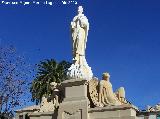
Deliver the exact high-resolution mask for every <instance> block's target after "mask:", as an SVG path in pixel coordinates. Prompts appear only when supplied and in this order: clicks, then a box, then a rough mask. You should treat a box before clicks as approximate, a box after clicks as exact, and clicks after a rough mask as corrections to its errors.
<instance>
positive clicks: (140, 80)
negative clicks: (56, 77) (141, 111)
mask: <svg viewBox="0 0 160 119" xmlns="http://www.w3.org/2000/svg"><path fill="white" fill-rule="evenodd" d="M30 1H31V0H30ZM54 2H55V3H56V4H55V5H53V6H46V5H28V6H23V5H2V4H0V43H1V45H6V44H12V45H14V46H15V47H16V48H17V51H18V52H19V53H21V54H23V55H25V56H26V58H27V60H28V61H29V62H30V63H31V64H35V63H38V62H39V61H40V60H43V59H48V58H54V59H56V60H58V61H61V60H64V59H65V60H68V61H71V59H72V56H71V34H70V29H69V27H70V22H71V20H72V18H73V17H74V16H75V15H76V14H77V7H78V6H79V5H82V6H83V7H84V14H85V15H86V16H87V17H88V19H89V23H90V31H89V36H88V42H87V51H86V57H87V62H88V64H89V66H91V67H92V70H93V73H94V76H96V77H98V78H99V79H101V75H102V73H103V72H106V71H108V72H109V73H110V74H111V82H112V84H113V88H114V90H116V89H117V88H118V87H120V86H124V87H125V89H126V96H127V99H128V100H129V101H131V102H132V103H133V104H135V105H136V106H138V107H140V108H144V107H145V106H146V105H154V104H156V103H158V102H160V93H159V91H160V86H159V85H160V53H159V52H160V1H159V0H152V1H151V0H121V1H120V0H94V1H90V0H88V1H87V0H79V1H78V0H77V2H78V4H77V5H75V4H67V5H62V4H60V2H57V1H56V0H54Z"/></svg>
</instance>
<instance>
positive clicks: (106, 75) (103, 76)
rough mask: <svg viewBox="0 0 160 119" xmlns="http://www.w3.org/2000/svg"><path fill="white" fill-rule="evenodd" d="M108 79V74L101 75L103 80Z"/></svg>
mask: <svg viewBox="0 0 160 119" xmlns="http://www.w3.org/2000/svg"><path fill="white" fill-rule="evenodd" d="M109 78H110V75H109V73H108V72H105V73H103V75H102V79H103V80H106V81H109Z"/></svg>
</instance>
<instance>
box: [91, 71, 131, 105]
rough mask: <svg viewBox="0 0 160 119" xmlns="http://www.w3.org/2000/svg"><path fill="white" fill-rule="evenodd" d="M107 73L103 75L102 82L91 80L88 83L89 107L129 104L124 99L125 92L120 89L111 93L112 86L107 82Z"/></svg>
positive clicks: (95, 79)
mask: <svg viewBox="0 0 160 119" xmlns="http://www.w3.org/2000/svg"><path fill="white" fill-rule="evenodd" d="M109 78H110V75H109V73H103V75H102V80H100V81H99V80H98V79H97V78H93V79H91V80H90V81H89V83H88V92H89V100H90V101H91V104H90V107H104V106H107V105H122V104H131V103H129V102H128V101H127V100H126V99H125V90H124V88H123V87H120V88H119V89H118V90H117V91H116V92H113V89H112V84H111V83H110V81H109Z"/></svg>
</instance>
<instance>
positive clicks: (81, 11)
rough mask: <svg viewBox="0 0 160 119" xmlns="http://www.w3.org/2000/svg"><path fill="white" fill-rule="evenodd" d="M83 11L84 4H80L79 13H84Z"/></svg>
mask: <svg viewBox="0 0 160 119" xmlns="http://www.w3.org/2000/svg"><path fill="white" fill-rule="evenodd" d="M82 13H83V7H82V6H79V7H78V14H82Z"/></svg>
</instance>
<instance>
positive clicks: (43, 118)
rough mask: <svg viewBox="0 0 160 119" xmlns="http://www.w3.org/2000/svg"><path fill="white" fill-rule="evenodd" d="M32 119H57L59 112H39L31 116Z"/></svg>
mask: <svg viewBox="0 0 160 119" xmlns="http://www.w3.org/2000/svg"><path fill="white" fill-rule="evenodd" d="M29 118H30V119H57V112H56V111H52V112H37V113H32V114H30V115H29Z"/></svg>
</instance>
